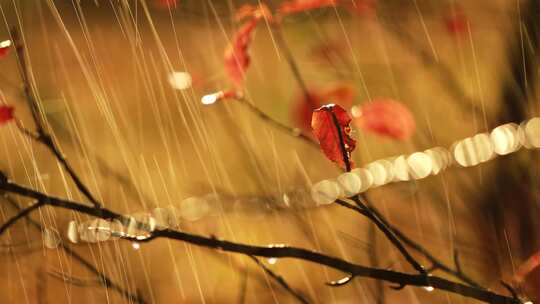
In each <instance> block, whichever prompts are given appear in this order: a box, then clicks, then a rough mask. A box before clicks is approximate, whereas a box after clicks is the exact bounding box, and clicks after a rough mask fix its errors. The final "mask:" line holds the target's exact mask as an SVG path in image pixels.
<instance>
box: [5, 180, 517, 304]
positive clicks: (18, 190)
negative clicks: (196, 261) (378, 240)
mask: <svg viewBox="0 0 540 304" xmlns="http://www.w3.org/2000/svg"><path fill="white" fill-rule="evenodd" d="M2 175H3V173H2ZM0 190H2V191H5V192H8V193H13V194H17V195H20V196H24V197H28V198H32V199H36V200H38V201H42V202H43V203H44V204H45V205H48V206H53V207H57V208H62V209H67V210H73V211H76V212H79V213H83V214H86V215H91V216H94V217H98V218H102V219H107V220H118V221H120V222H121V223H123V224H125V225H127V224H128V222H129V218H128V217H127V216H124V215H121V214H119V213H116V212H114V211H111V210H109V209H107V208H102V209H96V208H93V207H89V206H86V205H84V204H82V203H79V202H75V201H71V200H65V199H61V198H57V197H53V196H49V195H46V194H44V193H41V192H39V191H35V190H32V189H29V188H26V187H24V186H20V185H18V184H14V183H11V182H9V181H8V180H7V178H5V175H3V176H0ZM137 224H138V226H140V227H144V226H145V225H144V224H142V223H137ZM124 238H125V239H128V240H131V241H137V242H150V241H152V240H154V239H157V238H166V239H171V240H178V241H183V242H187V243H190V244H193V245H197V246H202V247H207V248H211V249H216V250H221V251H224V252H235V253H241V254H245V255H252V256H259V257H268V258H271V257H273V258H296V259H301V260H304V261H309V262H313V263H316V264H319V265H324V266H327V267H330V268H333V269H336V270H340V271H343V272H345V273H349V274H350V275H352V276H355V277H366V278H372V279H379V280H384V281H387V282H390V283H395V284H399V285H400V286H431V287H433V288H435V289H440V290H444V291H448V292H451V293H455V294H459V295H462V296H465V297H470V298H474V299H477V300H479V301H483V302H486V303H493V304H514V303H515V304H518V303H521V301H520V300H518V299H515V298H511V297H507V296H503V295H500V294H497V293H495V292H491V291H489V290H486V289H483V288H478V287H474V286H469V285H464V284H461V283H458V282H453V281H450V280H447V279H444V278H441V277H437V276H426V275H424V274H408V273H403V272H397V271H392V270H385V269H380V268H374V267H366V266H362V265H359V264H354V263H351V262H348V261H345V260H343V259H341V258H337V257H333V256H329V255H325V254H322V253H319V252H315V251H311V250H308V249H303V248H298V247H290V246H285V245H270V246H256V245H248V244H242V243H237V242H230V241H225V240H220V239H217V238H216V237H205V236H201V235H196V234H191V233H186V232H181V231H174V230H170V229H165V230H156V231H152V232H150V234H149V236H148V237H143V238H139V237H137V238H132V237H124Z"/></svg>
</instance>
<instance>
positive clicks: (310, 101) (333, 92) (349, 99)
mask: <svg viewBox="0 0 540 304" xmlns="http://www.w3.org/2000/svg"><path fill="white" fill-rule="evenodd" d="M355 95H356V92H355V90H354V88H353V87H351V86H349V85H337V86H333V87H330V88H327V89H322V90H312V91H310V92H308V94H305V93H303V94H302V95H301V97H300V98H299V100H298V101H297V104H296V106H295V107H294V109H293V116H294V117H293V119H294V121H295V123H296V125H297V126H298V127H299V128H301V129H302V130H304V131H305V132H308V131H310V130H311V114H312V112H313V111H314V110H315V109H317V108H320V107H321V106H322V105H323V104H326V103H334V104H338V105H340V106H342V107H343V108H345V109H349V108H350V107H351V106H352V103H353V100H354V97H355Z"/></svg>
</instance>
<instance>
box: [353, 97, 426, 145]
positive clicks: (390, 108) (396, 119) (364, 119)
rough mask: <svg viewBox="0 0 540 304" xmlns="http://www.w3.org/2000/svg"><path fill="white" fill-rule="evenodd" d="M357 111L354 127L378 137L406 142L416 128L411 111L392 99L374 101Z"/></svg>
mask: <svg viewBox="0 0 540 304" xmlns="http://www.w3.org/2000/svg"><path fill="white" fill-rule="evenodd" d="M358 109H359V111H358V112H359V113H355V114H356V115H355V116H356V117H355V119H354V123H355V125H356V126H357V127H359V128H361V129H363V130H365V131H367V132H371V133H374V134H377V135H379V136H383V137H389V138H392V139H397V140H407V139H409V138H410V137H411V136H412V134H413V133H414V130H415V128H416V123H415V122H414V117H413V115H412V113H411V111H410V110H409V109H408V108H407V107H406V106H405V105H403V104H402V103H400V102H398V101H395V100H393V99H384V98H382V99H375V100H372V101H370V102H366V103H364V104H363V105H362V106H360V107H359V108H358Z"/></svg>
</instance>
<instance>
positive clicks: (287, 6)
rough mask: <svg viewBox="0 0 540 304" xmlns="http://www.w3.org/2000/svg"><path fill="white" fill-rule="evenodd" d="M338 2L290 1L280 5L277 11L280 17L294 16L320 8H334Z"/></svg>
mask: <svg viewBox="0 0 540 304" xmlns="http://www.w3.org/2000/svg"><path fill="white" fill-rule="evenodd" d="M337 2H338V0H291V1H285V2H283V3H281V6H280V7H279V9H278V11H279V13H280V14H282V15H288V14H294V13H298V12H303V11H307V10H312V9H316V8H322V7H330V6H336V5H337Z"/></svg>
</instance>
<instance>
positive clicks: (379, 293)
mask: <svg viewBox="0 0 540 304" xmlns="http://www.w3.org/2000/svg"><path fill="white" fill-rule="evenodd" d="M375 232H377V227H376V226H375V224H371V225H369V232H368V235H369V244H370V247H369V264H370V265H371V266H372V267H378V266H379V256H378V254H377V234H376V233H375ZM384 298H385V296H384V286H383V282H382V281H377V282H375V299H376V303H377V304H384Z"/></svg>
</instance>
